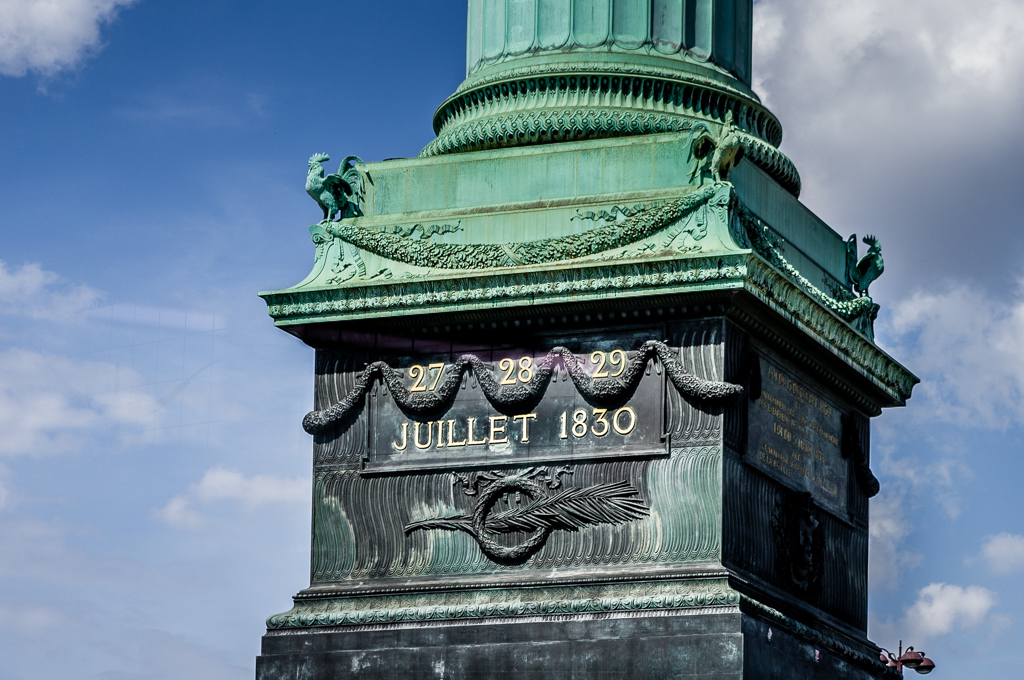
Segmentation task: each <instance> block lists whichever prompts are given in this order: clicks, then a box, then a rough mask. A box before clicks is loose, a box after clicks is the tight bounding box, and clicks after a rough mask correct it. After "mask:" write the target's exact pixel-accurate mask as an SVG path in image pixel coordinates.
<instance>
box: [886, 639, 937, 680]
mask: <svg viewBox="0 0 1024 680" xmlns="http://www.w3.org/2000/svg"><path fill="white" fill-rule="evenodd" d="M881 661H882V663H884V664H885V665H887V666H889V667H890V668H895V669H896V670H898V671H899V672H901V673H902V672H903V669H904V668H910V669H912V670H914V671H917V672H918V673H920V674H921V675H928V674H929V673H931V672H932V671H933V670H935V662H934V661H932V660H931V659H929V658H928V657H926V656H925V655H924V652H918V651H916V650H915V649H914V648H913V647H912V646H911V647H907V649H906V650H905V651H904V649H903V640H900V651H899V656H897V655H894V654H893V653H892V652H890V651H889V650H887V649H885V648H883V649H882V655H881Z"/></svg>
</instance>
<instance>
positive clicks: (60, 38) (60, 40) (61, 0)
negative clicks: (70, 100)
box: [0, 0, 135, 76]
mask: <svg viewBox="0 0 1024 680" xmlns="http://www.w3.org/2000/svg"><path fill="white" fill-rule="evenodd" d="M134 2H135V0H3V2H0V74H3V75H8V76H23V75H25V74H26V73H28V72H30V71H32V72H36V73H40V74H42V75H52V74H54V73H57V72H58V71H62V70H64V69H69V68H73V67H74V66H75V65H76V64H77V63H78V62H79V61H81V60H82V59H83V58H85V57H87V56H88V55H89V54H91V53H93V52H95V51H96V50H98V49H99V48H100V26H101V25H103V24H106V23H109V22H111V21H113V20H114V18H115V17H116V16H117V13H118V11H119V10H121V9H122V8H124V7H128V6H129V5H132V4H133V3H134Z"/></svg>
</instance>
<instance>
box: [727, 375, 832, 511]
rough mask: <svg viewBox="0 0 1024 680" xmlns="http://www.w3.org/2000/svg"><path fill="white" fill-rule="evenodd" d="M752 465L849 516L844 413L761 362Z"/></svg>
mask: <svg viewBox="0 0 1024 680" xmlns="http://www.w3.org/2000/svg"><path fill="white" fill-rule="evenodd" d="M749 418H750V420H749V430H748V445H747V446H748V448H747V460H748V461H750V462H751V463H752V464H753V465H754V466H755V467H757V468H758V469H760V470H763V471H764V472H766V473H768V474H769V475H771V476H772V477H774V478H775V479H778V480H779V481H781V482H783V483H784V484H787V485H788V486H791V487H795V488H796V489H799V490H801V491H809V492H810V493H811V495H812V496H813V497H814V499H815V500H816V501H817V502H818V503H819V504H820V505H821V506H822V507H825V508H828V509H829V510H832V511H833V512H835V513H837V514H840V515H843V514H845V513H846V492H847V480H848V478H849V474H848V471H849V466H848V463H847V461H846V460H845V459H843V456H842V448H841V443H840V438H841V436H842V416H841V414H840V412H839V410H838V409H837V408H836V407H835V406H834V405H833V404H831V403H830V402H829V401H827V400H826V399H825V398H824V397H822V396H821V395H820V394H819V393H818V392H817V391H815V390H814V389H812V388H810V387H809V386H808V384H807V381H806V380H802V379H799V378H797V377H795V376H794V375H793V374H791V373H790V372H789V371H787V370H785V369H783V368H781V367H780V366H779V365H777V364H775V363H773V362H771V361H769V360H767V359H765V358H764V357H762V358H761V396H760V397H759V398H758V399H757V401H755V402H754V403H753V404H751V406H750V416H749Z"/></svg>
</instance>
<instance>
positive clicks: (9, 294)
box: [0, 260, 100, 319]
mask: <svg viewBox="0 0 1024 680" xmlns="http://www.w3.org/2000/svg"><path fill="white" fill-rule="evenodd" d="M99 297H100V295H99V293H98V292H97V291H95V290H93V289H92V288H89V287H88V286H73V285H69V284H67V283H66V282H64V281H63V280H62V279H61V277H60V276H58V275H57V274H55V273H53V272H51V271H46V270H45V269H43V268H42V267H40V266H39V265H38V264H34V263H30V264H25V265H22V266H21V267H18V268H15V269H10V268H8V266H7V265H6V264H5V263H4V262H3V261H2V260H0V313H3V314H13V315H19V316H29V317H32V318H35V319H64V318H67V317H69V316H70V315H72V314H76V313H78V312H81V311H83V310H85V309H86V308H88V307H89V306H91V305H92V304H94V303H95V302H96V300H98V299H99Z"/></svg>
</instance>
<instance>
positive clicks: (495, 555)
mask: <svg viewBox="0 0 1024 680" xmlns="http://www.w3.org/2000/svg"><path fill="white" fill-rule="evenodd" d="M567 472H568V471H567V470H565V469H562V470H560V471H559V472H556V473H555V474H553V475H552V474H550V473H548V472H547V471H545V470H544V469H543V468H531V469H529V470H526V471H523V472H519V473H516V474H511V475H504V474H502V473H500V472H492V473H486V477H485V478H484V480H483V482H482V484H481V486H482V488H481V490H480V492H479V496H478V497H477V502H476V507H475V509H474V510H473V512H472V513H471V514H463V515H454V516H451V517H435V518H432V519H426V520H421V521H418V522H411V523H409V524H407V525H406V526H405V533H406V535H408V534H410V533H412V532H414V531H418V530H432V529H441V530H445V531H464V532H466V533H467V534H469V535H470V536H472V537H473V538H474V539H475V540H476V542H477V543H478V544H479V545H480V549H481V550H482V551H483V552H484V554H485V555H487V556H488V557H490V558H491V559H493V560H495V561H498V562H520V561H523V560H525V559H527V558H529V557H530V555H532V554H533V553H535V552H536V551H537V550H539V549H540V548H541V547H542V546H543V545H544V542H545V541H547V539H548V536H549V535H550V534H551V532H552V531H555V530H564V531H578V530H579V529H582V528H583V527H586V526H593V525H597V524H623V523H625V522H631V521H633V520H637V519H641V518H643V517H646V516H647V515H648V514H650V511H649V510H648V508H647V506H646V505H644V500H643V498H641V497H640V496H639V492H638V491H637V490H636V489H635V488H633V487H632V486H631V485H630V484H629V482H626V481H622V482H612V483H608V484H597V485H595V486H589V487H584V488H568V489H564V490H562V491H559V492H558V493H555V494H552V495H549V494H548V492H547V490H546V489H545V485H544V484H541V481H545V482H547V484H546V486H547V487H549V488H551V489H557V488H558V487H559V486H560V485H561V481H560V474H559V473H561V474H565V473H567ZM570 474H571V473H570ZM478 479H479V478H478ZM456 481H457V482H459V481H461V482H462V483H463V484H466V481H465V479H464V478H462V477H459V476H456ZM509 493H522V494H526V496H527V497H529V498H530V502H529V503H527V504H525V505H521V506H518V507H514V508H511V509H509V510H505V511H503V512H497V513H495V512H492V511H493V509H494V505H495V503H497V501H498V499H499V498H501V497H502V496H504V495H506V494H509ZM516 532H520V533H526V534H527V536H526V538H525V539H523V541H522V542H520V543H518V544H515V545H512V546H507V545H503V544H502V543H500V542H499V541H498V540H497V539H496V538H495V536H497V535H500V534H510V533H516Z"/></svg>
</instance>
